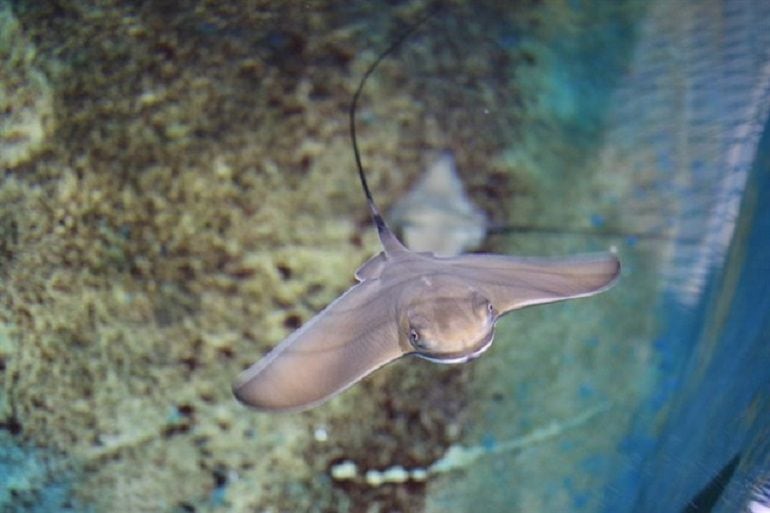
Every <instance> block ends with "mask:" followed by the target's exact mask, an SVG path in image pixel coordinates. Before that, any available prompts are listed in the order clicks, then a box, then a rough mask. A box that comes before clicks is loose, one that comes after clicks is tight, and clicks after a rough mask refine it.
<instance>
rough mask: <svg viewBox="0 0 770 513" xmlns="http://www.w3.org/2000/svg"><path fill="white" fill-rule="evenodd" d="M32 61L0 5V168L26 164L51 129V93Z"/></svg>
mask: <svg viewBox="0 0 770 513" xmlns="http://www.w3.org/2000/svg"><path fill="white" fill-rule="evenodd" d="M35 57H36V52H35V47H34V46H33V45H32V43H31V42H30V41H29V39H28V38H27V37H26V36H25V35H24V33H23V31H22V30H21V28H20V27H19V23H18V21H17V20H16V18H15V17H14V15H13V12H12V11H11V8H10V5H9V4H8V3H6V2H0V168H6V167H14V166H17V165H19V164H21V163H23V162H25V161H27V160H28V159H29V158H30V157H32V156H33V155H34V154H35V153H37V152H38V151H39V150H40V149H41V148H42V147H43V144H44V143H45V141H46V139H47V138H48V137H49V136H50V134H51V132H52V130H53V128H54V112H53V92H52V89H51V86H50V85H49V83H48V79H47V78H46V76H45V74H44V73H43V72H42V71H41V70H40V69H39V68H38V67H37V66H36V64H35Z"/></svg>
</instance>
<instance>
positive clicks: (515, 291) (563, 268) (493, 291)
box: [446, 253, 620, 314]
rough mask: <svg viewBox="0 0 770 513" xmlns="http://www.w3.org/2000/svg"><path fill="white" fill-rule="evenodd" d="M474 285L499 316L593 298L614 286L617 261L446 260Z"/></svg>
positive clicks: (606, 257)
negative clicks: (540, 306)
mask: <svg viewBox="0 0 770 513" xmlns="http://www.w3.org/2000/svg"><path fill="white" fill-rule="evenodd" d="M446 261H447V262H450V263H451V265H452V266H453V267H454V268H455V269H456V271H457V272H458V274H460V275H462V276H464V277H465V278H466V279H468V280H469V281H470V282H472V283H474V285H475V286H477V287H478V288H479V289H480V290H482V291H484V293H485V295H486V296H487V297H488V299H489V300H490V301H491V302H492V304H493V305H494V306H495V308H496V309H497V310H498V311H499V312H500V313H501V314H502V313H505V312H509V311H511V310H515V309H517V308H523V307H525V306H530V305H539V304H545V303H553V302H556V301H563V300H566V299H573V298H579V297H586V296H592V295H594V294H598V293H599V292H602V291H604V290H607V289H608V288H610V287H612V286H613V285H614V284H615V281H616V280H617V278H618V276H619V275H620V261H619V260H618V257H617V256H616V255H615V254H614V253H601V254H593V255H579V256H575V257H568V258H519V257H510V256H505V255H484V254H474V255H463V256H460V257H454V258H450V259H447V260H446Z"/></svg>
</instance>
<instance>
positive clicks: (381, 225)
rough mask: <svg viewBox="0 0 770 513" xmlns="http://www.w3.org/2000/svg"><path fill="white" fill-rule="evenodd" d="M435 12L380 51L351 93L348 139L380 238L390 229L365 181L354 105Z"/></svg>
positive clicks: (433, 9) (427, 13)
mask: <svg viewBox="0 0 770 513" xmlns="http://www.w3.org/2000/svg"><path fill="white" fill-rule="evenodd" d="M435 12H436V9H435V8H432V9H428V11H427V12H426V13H425V14H423V16H422V17H421V18H420V19H419V20H417V21H416V22H415V23H414V24H413V25H411V26H410V27H409V28H407V29H406V30H405V31H404V32H403V33H402V34H401V35H400V36H398V37H397V38H396V39H395V41H393V42H392V43H391V44H390V46H389V47H388V48H387V49H385V51H384V52H382V53H381V54H380V55H379V56H378V57H377V59H375V61H374V62H373V63H372V64H370V65H369V67H368V68H367V70H366V72H365V73H364V76H363V77H361V81H360V82H359V83H358V88H357V89H356V92H355V93H354V94H353V100H352V101H351V102H350V139H351V141H352V142H353V155H354V156H355V159H356V166H357V167H358V176H359V178H360V179H361V187H363V189H364V194H365V195H366V202H367V203H368V204H369V210H371V212H372V219H373V220H374V224H375V226H377V232H378V233H379V235H380V239H382V238H383V237H386V236H387V235H386V234H387V233H388V232H389V231H390V230H389V229H388V227H387V225H386V224H385V220H384V219H383V218H382V215H381V214H380V211H379V210H378V209H377V205H376V204H375V202H374V198H373V197H372V193H371V191H370V190H369V184H368V183H367V181H366V174H365V173H364V166H363V164H362V163H361V152H360V151H359V150H358V140H357V139H356V106H357V105H358V98H359V96H361V91H363V90H364V85H365V84H366V79H368V78H369V75H371V74H372V73H373V72H374V70H375V69H376V68H377V66H378V65H379V64H380V62H382V60H383V59H384V58H385V57H387V56H388V55H390V54H391V53H393V51H394V50H396V48H398V47H399V46H400V45H401V44H402V43H403V42H404V41H405V40H406V38H408V37H409V36H410V35H412V34H413V33H414V32H415V31H416V30H417V29H418V28H420V26H421V25H422V24H423V23H425V22H426V21H427V20H428V19H429V18H430V17H431V16H433V14H434V13H435Z"/></svg>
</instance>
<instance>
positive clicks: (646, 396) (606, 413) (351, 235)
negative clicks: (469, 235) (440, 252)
mask: <svg viewBox="0 0 770 513" xmlns="http://www.w3.org/2000/svg"><path fill="white" fill-rule="evenodd" d="M429 7H430V6H429V5H428V4H427V3H426V2H423V1H402V2H378V1H371V2H355V3H353V2H321V1H307V2H277V1H274V2H270V1H258V0H246V1H242V2H241V1H239V2H207V1H193V0H190V1H127V0H122V1H118V0H114V1H102V2H87V1H84V0H63V1H51V2H48V1H34V2H33V1H22V0H17V1H9V0H0V167H2V170H3V178H2V182H0V279H1V280H2V287H0V378H1V379H2V388H1V389H0V511H2V512H6V511H7V512H45V511H70V512H73V513H74V512H94V513H96V512H156V511H158V512H217V511H228V512H229V511H233V512H254V511H259V512H337V511H340V512H346V511H350V512H359V511H360V512H370V513H375V512H383V513H384V512H396V511H404V512H414V511H427V512H467V511H484V512H531V511H553V512H602V513H624V512H628V513H649V512H652V513H666V512H687V511H713V512H741V513H744V512H749V513H760V512H765V511H768V509H767V508H768V507H770V506H767V504H768V503H770V499H768V502H766V503H765V506H761V505H760V504H761V499H757V497H758V496H761V495H762V493H764V494H765V495H766V496H767V495H770V315H768V312H770V279H768V276H770V129H769V127H770V123H768V110H769V108H770V31H768V30H767V29H766V25H767V21H766V20H768V19H770V3H768V2H765V1H764V0H721V1H717V0H671V1H668V0H653V1H641V0H621V1H617V2H609V1H603V0H552V1H548V0H544V1H536V0H531V1H516V2H513V1H511V2H492V1H489V2H486V1H480V2H462V1H459V0H458V1H455V2H446V3H445V4H444V5H441V6H440V7H439V8H438V9H437V10H436V11H435V12H434V14H433V15H432V16H431V17H430V19H429V20H428V21H427V22H426V23H425V24H424V25H423V26H421V27H420V28H419V29H418V30H417V31H416V32H415V33H414V34H413V35H411V36H410V37H409V38H408V39H407V40H406V41H405V42H404V44H403V45H402V46H401V47H400V48H399V49H398V50H397V51H396V52H395V53H394V54H393V55H392V56H390V57H388V58H387V59H386V60H384V61H383V62H382V63H381V65H380V66H379V67H378V68H377V70H376V71H375V73H374V74H373V75H372V77H371V79H370V80H369V82H368V83H367V86H366V89H365V90H364V94H363V97H362V99H361V102H360V104H359V112H358V119H359V127H358V132H359V137H360V140H359V144H360V146H361V150H362V154H363V160H364V163H365V165H366V167H367V171H368V174H369V180H370V185H371V187H372V190H373V193H374V196H375V198H376V199H377V200H378V202H379V204H380V205H381V206H382V207H384V208H385V210H386V211H387V210H388V207H390V206H392V205H393V204H395V203H396V202H397V201H398V200H399V198H401V197H403V196H404V195H405V194H406V193H407V191H408V190H409V188H410V186H411V185H412V184H413V183H414V182H415V181H416V180H417V179H418V177H419V176H420V174H421V173H422V172H423V170H424V169H425V167H426V165H427V164H428V161H427V160H426V159H427V155H429V154H431V153H432V152H436V151H442V150H450V151H451V152H452V153H453V155H454V158H455V160H456V163H457V168H458V172H459V174H460V177H461V179H462V181H463V183H464V185H465V188H466V190H467V192H468V194H469V196H470V197H471V199H472V200H473V202H474V203H476V204H477V205H478V206H479V207H481V209H483V211H484V212H485V214H486V216H487V218H488V219H489V223H490V225H489V235H488V237H487V239H486V241H485V243H484V245H483V247H482V248H481V249H482V250H484V251H494V252H498V253H509V254H521V255H562V254H571V253H575V252H584V251H602V250H607V249H608V248H614V249H615V250H617V252H618V254H619V256H620V258H621V261H622V262H623V274H622V276H621V280H620V281H619V283H618V284H617V285H616V286H615V288H614V289H612V290H610V291H608V292H607V293H604V294H602V295H599V296H597V297H593V298H590V299H584V300H580V301H575V302H567V303H562V304H556V305H551V306H546V307H540V308H533V309H525V310H522V311H518V312H515V313H513V314H511V315H508V316H506V317H505V318H503V319H501V321H500V322H499V323H498V328H497V336H496V341H495V343H494V345H493V346H492V347H491V348H490V350H489V351H488V352H487V353H486V354H485V355H483V356H482V357H481V358H479V359H478V360H475V361H473V362H471V363H468V364H465V365H457V366H444V365H436V364H432V363H430V362H426V361H423V360H420V359H417V358H412V359H402V360H401V361H399V362H396V363H394V364H392V365H390V366H387V367H386V368H384V369H382V370H381V371H378V372H377V373H375V374H373V375H372V376H371V377H369V378H367V379H366V380H365V381H363V382H362V383H360V384H358V385H356V386H355V387H353V388H351V389H350V390H349V391H347V392H345V393H344V394H341V395H340V396H338V397H336V398H334V399H333V400H332V401H330V402H329V403H326V404H325V405H322V406H320V407H318V408H315V409H313V410H311V411H308V412H305V413H299V414H283V415H266V414H263V413H257V412H253V411H249V410H248V409H246V408H244V407H243V406H241V405H239V404H237V403H236V401H235V400H234V399H233V397H232V394H231V391H230V384H231V381H232V379H233V377H234V376H235V375H237V374H238V372H240V371H241V370H242V369H244V368H245V367H246V366H248V365H250V364H251V363H253V361H255V360H256V359H257V358H258V357H259V356H260V355H262V354H263V353H265V352H266V351H267V350H269V349H270V348H271V347H273V346H274V345H275V344H277V343H278V342H279V341H280V340H282V339H283V338H284V337H285V336H286V335H287V334H288V333H290V332H291V331H293V330H294V329H296V328H297V327H299V326H300V325H301V324H302V323H303V322H304V321H307V320H308V319H309V318H310V317H311V316H312V315H314V314H315V313H316V312H318V311H319V310H320V309H321V308H323V307H324V306H325V305H326V304H327V303H329V302H330V301H332V300H333V299H334V298H335V297H336V296H337V295H339V294H340V293H341V292H342V291H343V290H345V289H346V288H347V287H349V286H350V285H351V284H352V283H353V272H354V270H355V269H356V268H357V267H358V266H359V265H360V264H361V263H362V262H363V261H365V260H366V259H367V258H369V257H370V256H371V255H372V254H374V253H375V252H376V251H378V250H379V246H378V241H377V237H376V234H375V230H373V229H372V226H371V223H370V220H369V214H368V211H367V209H366V205H365V201H364V198H363V194H362V193H361V191H360V188H359V184H358V182H357V179H356V176H355V167H354V162H353V157H352V151H351V147H350V140H349V136H348V126H347V109H348V106H349V103H350V100H351V97H352V94H353V92H354V91H355V88H356V86H357V84H358V81H359V79H360V77H361V76H362V74H363V73H364V71H365V70H366V68H367V66H369V65H370V64H371V63H372V62H373V61H374V60H375V59H376V58H377V55H378V54H379V52H381V51H382V50H384V49H385V48H386V47H387V46H388V45H389V44H390V43H391V42H392V41H393V40H394V39H395V38H396V37H398V35H399V34H401V33H402V32H403V31H404V30H405V29H406V28H407V27H408V26H409V25H410V24H411V23H414V22H415V20H417V19H419V18H420V16H421V15H422V13H423V12H425V10H426V9H428V8H429ZM386 217H387V214H386ZM351 469H354V470H355V471H351ZM367 472H368V474H367ZM367 476H368V478H367ZM373 476H374V477H373ZM377 476H379V480H380V481H386V482H384V483H380V484H379V485H378V484H377V481H378V479H377ZM404 476H406V477H404ZM763 489H764V492H762V490H763ZM762 507H764V508H765V509H760V508H762Z"/></svg>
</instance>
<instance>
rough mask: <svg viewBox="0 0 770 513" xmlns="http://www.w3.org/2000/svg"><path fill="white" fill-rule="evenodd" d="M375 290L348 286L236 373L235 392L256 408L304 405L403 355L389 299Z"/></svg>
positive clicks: (367, 286) (301, 407)
mask: <svg viewBox="0 0 770 513" xmlns="http://www.w3.org/2000/svg"><path fill="white" fill-rule="evenodd" d="M380 292H381V291H380V290H379V288H378V287H377V286H376V285H372V284H369V283H360V284H358V285H355V286H354V287H352V288H351V289H350V290H348V291H347V292H346V293H345V294H343V295H342V296H341V297H339V298H338V299H337V300H335V301H334V302H333V303H331V304H330V305H329V306H327V307H326V308H325V309H324V310H322V311H321V312H320V313H319V314H317V315H316V316H315V317H313V318H312V319H311V320H310V321H308V322H307V323H306V324H305V325H304V326H302V328H300V329H299V330H297V331H295V332H294V333H292V334H291V335H290V336H289V337H288V338H287V339H285V340H284V341H283V342H281V343H280V344H279V345H278V346H277V347H275V349H273V350H272V351H271V352H270V353H268V354H267V355H266V356H265V357H264V358H262V359H261V360H259V361H258V362H257V363H255V364H254V365H252V366H251V367H249V368H248V369H246V370H245V371H244V372H243V373H241V375H240V376H238V378H236V380H235V382H234V383H233V393H234V394H235V396H236V398H237V399H238V400H239V401H241V402H242V403H244V404H246V405H248V406H251V407H252V408H255V409H258V410H264V411H298V410H304V409H307V408H310V407H312V406H315V405H317V404H319V403H321V402H323V401H326V400H327V399H329V398H331V397H333V396H334V395H336V394H338V393H339V392H342V391H343V390H345V389H346V388H348V387H350V386H351V385H353V384H354V383H356V382H357V381H359V380H360V379H362V378H363V377H365V376H367V375H368V374H370V373H371V372H373V371H374V370H376V369H378V368H379V367H381V366H383V365H385V364H386V363H388V362H390V361H392V360H394V359H396V358H398V357H399V356H401V355H403V354H404V350H403V349H402V348H401V347H400V345H399V337H398V329H397V325H396V321H395V319H394V317H393V315H392V313H391V309H390V304H389V303H388V302H389V301H390V299H389V298H388V294H381V293H380Z"/></svg>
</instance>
